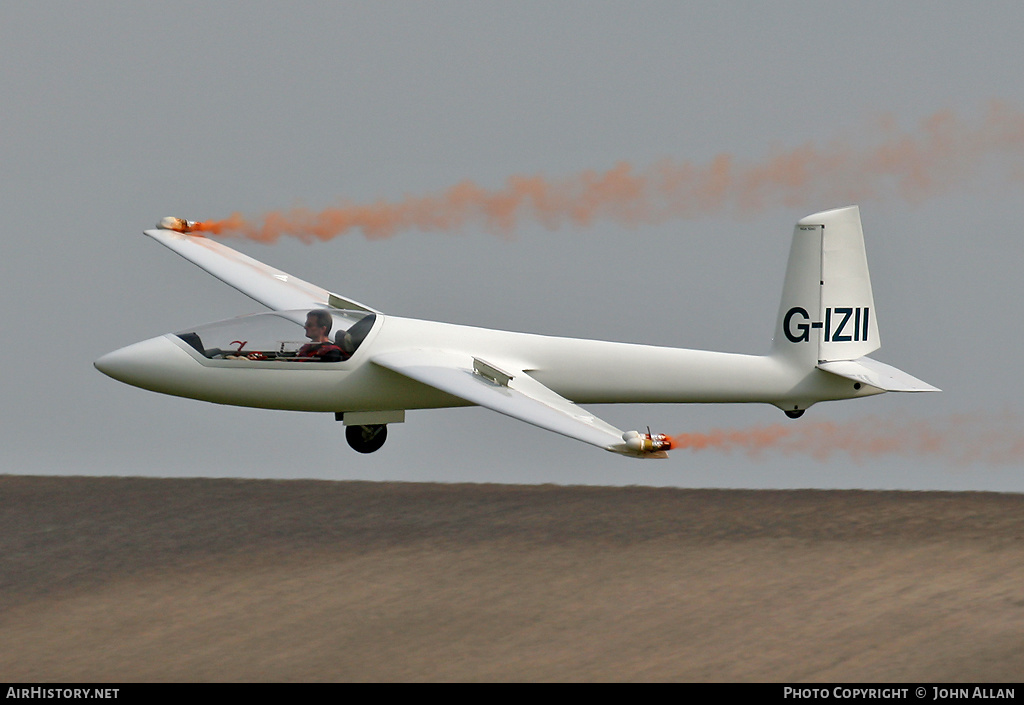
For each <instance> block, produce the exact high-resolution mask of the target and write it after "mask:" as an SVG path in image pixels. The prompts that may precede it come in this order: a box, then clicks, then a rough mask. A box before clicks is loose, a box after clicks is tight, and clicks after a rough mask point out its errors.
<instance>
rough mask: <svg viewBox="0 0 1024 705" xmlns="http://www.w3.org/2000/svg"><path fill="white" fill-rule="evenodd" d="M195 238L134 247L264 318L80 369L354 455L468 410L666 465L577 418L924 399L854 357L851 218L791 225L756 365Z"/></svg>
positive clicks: (916, 387) (865, 302)
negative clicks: (257, 307) (335, 429)
mask: <svg viewBox="0 0 1024 705" xmlns="http://www.w3.org/2000/svg"><path fill="white" fill-rule="evenodd" d="M195 225H196V224H195V223H192V222H191V221H185V220H180V219H177V218H165V219H163V220H161V221H160V224H159V226H158V227H157V228H156V229H153V230H146V231H145V234H146V235H148V236H149V237H151V238H153V239H154V240H156V241H157V242H159V243H160V244H162V245H164V246H166V247H168V248H170V249H171V250H174V251H175V252H176V253H178V254H179V255H181V256H182V257H184V258H185V259H187V260H189V261H190V262H192V263H193V264H195V265H197V266H199V267H201V268H202V269H204V270H205V271H207V272H209V273H210V274H212V275H213V276H215V277H217V278H218V279H220V280H222V281H223V282H225V283H226V284H228V285H230V286H232V287H234V288H236V289H238V290H239V291H241V292H242V293H244V294H246V295H248V296H249V297H251V298H253V299H254V300H256V301H257V302H259V303H261V304H263V305H264V306H266V307H267V308H269V309H271V311H270V312H264V313H257V314H252V315H248V316H240V317H238V318H232V319H229V320H225V321H219V322H217V323H210V324H206V325H201V326H197V327H193V328H189V329H187V330H184V331H181V332H179V333H174V334H167V335H162V336H159V337H156V338H152V339H150V340H145V341H143V342H140V343H136V344H134V345H129V346H128V347H125V348H121V349H120V350H115V351H114V352H111V353H108V354H107V355H104V356H103V357H101V358H100V359H99V360H97V361H96V362H95V366H96V367H97V368H98V369H99V370H100V371H101V372H103V373H104V374H106V375H109V376H110V377H113V378H114V379H117V380H120V381H122V382H125V383H127V384H131V385H134V386H136V387H141V388H143V389H149V390H152V391H155V392H160V393H163V394H172V395H175V396H180V397H188V398H191V399H199V400H203V401H208V402H213V403H217V404H230V405H235V406H249V407H259V408H265V409H288V410H295V411H309V412H330V413H334V414H335V418H336V419H338V420H339V421H342V422H343V423H344V425H345V426H346V427H347V428H346V438H347V440H348V442H349V444H350V445H351V446H352V447H353V448H354V449H355V450H357V451H359V452H362V453H370V452H373V451H375V450H377V449H379V448H380V447H381V445H383V443H384V441H385V439H386V437H387V424H390V423H400V422H403V421H404V420H405V412H406V411H407V410H410V409H436V408H446V407H456V406H470V405H478V406H482V407H486V408H488V409H491V410H493V411H497V412H498V413H501V414H505V415H506V416H511V417H512V418H515V419H519V420H520V421H525V422H527V423H530V424H533V425H535V426H539V427H541V428H544V429H547V430H549V431H554V432H555V433H560V434H562V435H564V436H568V437H569V438H574V439H576V440H579V441H583V442H584V443H589V444H591V445H595V446H597V447H599V448H603V449H605V450H608V451H612V452H615V453H621V454H623V455H626V456H633V457H640V458H651V457H666V455H667V454H666V452H665V451H667V450H669V449H670V448H671V439H670V438H669V437H667V436H664V435H661V434H652V433H650V431H645V432H641V431H627V432H623V431H622V430H620V429H618V428H615V427H614V426H612V425H611V424H608V423H606V422H605V421H602V420H601V419H600V418H598V417H596V416H594V415H593V414H591V413H590V412H588V411H587V410H586V409H584V408H582V407H581V406H579V405H580V404H610V403H666V404H678V403H695V402H696V403H727V402H746V403H750V402H761V403H767V404H773V405H775V406H777V407H778V408H780V409H782V410H783V411H784V412H785V413H786V415H787V416H789V417H791V418H798V417H799V416H801V415H802V414H803V413H804V411H805V410H806V409H807V408H808V407H810V406H811V405H813V404H815V403H817V402H820V401H832V400H839V399H853V398H859V397H866V396H872V395H875V394H881V393H883V392H924V391H939V390H937V389H936V388H935V387H933V386H931V385H929V384H926V383H925V382H922V381H921V380H918V379H916V378H914V377H912V376H911V375H909V374H907V373H905V372H902V371H900V370H897V369H896V368H894V367H890V366H889V365H886V364H883V363H881V362H877V361H875V360H873V359H871V358H869V357H866V356H867V355H868V354H870V353H872V352H873V351H875V350H877V349H878V347H879V337H878V316H877V315H876V312H875V304H874V300H873V298H872V294H871V282H870V279H869V276H868V265H867V258H866V256H865V250H864V235H863V231H862V228H861V220H860V211H859V209H858V208H857V206H850V207H846V208H839V209H835V210H829V211H824V212H822V213H816V214H814V215H810V216H807V217H806V218H803V219H801V220H800V221H799V222H798V223H797V225H796V228H795V230H794V234H793V241H792V246H791V248H790V254H789V263H788V267H787V271H786V279H785V283H784V286H783V291H782V302H781V304H780V306H779V314H778V318H777V322H776V327H775V336H774V340H773V343H772V347H771V349H770V351H769V352H768V354H766V355H741V354H734V353H723V352H709V351H703V350H687V349H682V348H670V347H658V346H650V345H637V344H630V343H619V342H611V341H606V340H580V339H573V338H561V337H552V336H544V335H532V334H528V333H517V332H509V331H500V330H488V329H484V328H477V327H470V326H460V325H452V324H448V323H437V322H432V321H422V320H413V319H407V318H400V317H397V316H390V315H385V314H383V313H381V312H380V311H377V310H374V309H372V308H370V307H369V306H365V305H363V304H361V303H359V302H357V301H353V300H351V299H348V298H345V297H343V296H339V295H338V294H335V293H333V292H330V291H327V290H326V289H322V288H320V287H319V286H316V285H314V284H310V283H309V282H306V281H303V280H302V279H298V278H296V277H293V276H291V275H290V274H287V273H285V272H282V271H280V270H277V269H275V268H273V267H270V266H268V265H266V264H263V263H262V262H259V261H257V260H255V259H253V258H251V257H248V256H247V255H244V254H242V253H240V252H237V251H235V250H233V249H231V248H229V247H227V246H225V245H223V244H222V243H220V242H217V241H215V240H212V239H210V238H207V237H204V236H203V235H201V234H199V233H197V232H194V231H193V230H192V227H193V226H195ZM312 311H324V312H326V316H327V318H326V319H322V317H323V316H324V315H325V314H313V315H311V312H312ZM316 316H321V319H322V320H323V321H324V322H325V324H329V327H330V332H329V333H326V332H325V331H324V330H323V328H326V327H327V325H324V326H320V324H319V323H317V320H321V319H316ZM310 326H312V330H314V333H310V330H311V327H310ZM311 351H313V352H311ZM326 353H329V354H326Z"/></svg>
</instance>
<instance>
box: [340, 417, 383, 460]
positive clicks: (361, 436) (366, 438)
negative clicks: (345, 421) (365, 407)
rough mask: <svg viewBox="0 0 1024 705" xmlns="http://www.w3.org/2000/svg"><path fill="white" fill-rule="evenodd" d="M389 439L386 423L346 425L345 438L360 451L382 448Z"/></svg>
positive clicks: (366, 451) (372, 450) (367, 451)
mask: <svg viewBox="0 0 1024 705" xmlns="http://www.w3.org/2000/svg"><path fill="white" fill-rule="evenodd" d="M387 439H388V427H387V426H386V425H385V424H372V425H370V426H346V427H345V440H347V441H348V444H349V445H350V446H352V449H353V450H355V451H356V452H358V453H372V452H374V451H375V450H380V447H381V446H382V445H384V441H386V440H387Z"/></svg>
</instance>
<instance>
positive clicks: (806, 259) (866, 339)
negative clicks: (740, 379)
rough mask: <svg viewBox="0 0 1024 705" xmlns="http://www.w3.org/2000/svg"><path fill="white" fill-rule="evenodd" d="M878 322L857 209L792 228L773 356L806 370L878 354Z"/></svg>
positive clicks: (832, 213) (820, 215) (813, 218)
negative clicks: (797, 363) (815, 366)
mask: <svg viewBox="0 0 1024 705" xmlns="http://www.w3.org/2000/svg"><path fill="white" fill-rule="evenodd" d="M880 344H881V343H880V341H879V338H878V319H877V316H876V315H875V302H874V298H873V297H872V295H871V278H870V276H869V275H868V261H867V256H866V255H865V252H864V231H863V230H862V229H861V224H860V209H859V208H857V206H849V207H847V208H837V209H835V210H830V211H824V212H822V213H815V214H814V215H809V216H807V217H806V218H803V219H801V220H800V222H798V223H797V224H796V229H795V231H794V233H793V244H792V247H791V248H790V251H789V266H788V268H787V270H786V283H785V285H784V286H783V289H782V304H781V305H780V307H779V317H778V321H777V323H776V327H775V341H774V345H773V348H772V353H773V355H776V356H781V357H784V358H787V359H791V360H794V361H796V362H799V363H802V364H808V365H817V364H818V363H820V362H831V361H835V360H855V359H857V358H859V357H863V356H864V355H867V354H868V353H870V352H873V351H875V350H877V349H878V347H879V345H880Z"/></svg>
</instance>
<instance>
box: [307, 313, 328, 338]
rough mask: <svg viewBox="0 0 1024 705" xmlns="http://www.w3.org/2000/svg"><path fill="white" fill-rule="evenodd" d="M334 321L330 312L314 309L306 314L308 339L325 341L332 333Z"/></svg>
mask: <svg viewBox="0 0 1024 705" xmlns="http://www.w3.org/2000/svg"><path fill="white" fill-rule="evenodd" d="M332 325H334V319H333V318H331V313H330V311H325V310H323V309H314V310H313V311H310V312H309V313H307V314H306V337H307V338H309V339H310V340H316V341H323V340H324V339H326V338H327V336H328V334H329V333H330V332H331V326H332Z"/></svg>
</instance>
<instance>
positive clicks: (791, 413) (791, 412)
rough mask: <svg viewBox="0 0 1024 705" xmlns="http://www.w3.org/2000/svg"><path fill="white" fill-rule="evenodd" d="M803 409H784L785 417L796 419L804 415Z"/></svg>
mask: <svg viewBox="0 0 1024 705" xmlns="http://www.w3.org/2000/svg"><path fill="white" fill-rule="evenodd" d="M804 411H805V409H786V416H788V417H789V418H791V419H798V418H800V417H801V416H803V415H804Z"/></svg>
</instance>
